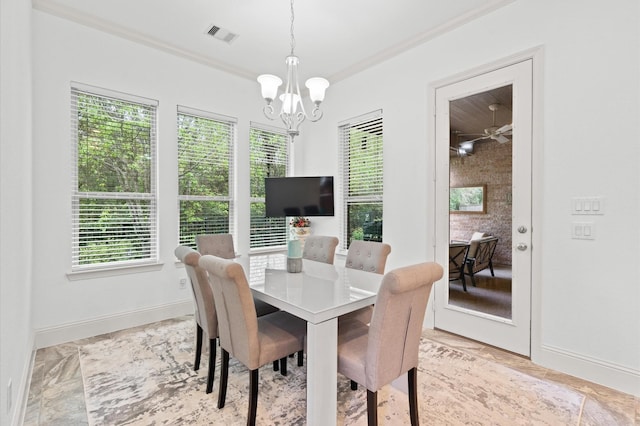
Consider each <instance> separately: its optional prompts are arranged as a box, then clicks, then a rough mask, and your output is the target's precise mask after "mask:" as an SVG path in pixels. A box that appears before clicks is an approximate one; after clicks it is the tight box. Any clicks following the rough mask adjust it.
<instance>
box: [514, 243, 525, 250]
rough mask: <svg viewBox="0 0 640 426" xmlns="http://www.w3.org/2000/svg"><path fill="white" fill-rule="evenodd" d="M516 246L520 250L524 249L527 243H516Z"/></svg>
mask: <svg viewBox="0 0 640 426" xmlns="http://www.w3.org/2000/svg"><path fill="white" fill-rule="evenodd" d="M516 248H517V249H518V250H520V251H525V250H526V249H527V245H526V244H525V243H518V245H517V246H516Z"/></svg>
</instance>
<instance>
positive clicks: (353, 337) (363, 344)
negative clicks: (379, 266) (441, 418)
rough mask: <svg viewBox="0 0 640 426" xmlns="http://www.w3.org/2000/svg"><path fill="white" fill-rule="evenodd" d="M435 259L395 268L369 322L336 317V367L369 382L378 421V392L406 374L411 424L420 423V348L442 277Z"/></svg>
mask: <svg viewBox="0 0 640 426" xmlns="http://www.w3.org/2000/svg"><path fill="white" fill-rule="evenodd" d="M442 275H443V270H442V266H440V265H438V264H437V263H433V262H425V263H420V264H417V265H412V266H407V267H403V268H398V269H394V270H393V271H391V272H389V273H387V274H386V275H385V276H384V278H383V279H382V284H381V286H380V290H379V291H378V297H377V299H376V304H375V307H374V308H373V316H372V317H371V324H370V325H368V326H367V325H366V324H363V323H362V322H360V321H343V322H340V323H338V372H339V373H341V374H343V375H345V376H347V378H349V379H351V380H353V381H355V382H357V383H359V384H361V385H363V386H365V387H366V388H367V418H368V422H369V425H370V426H372V425H377V422H378V413H377V392H378V390H379V389H381V388H382V387H383V386H385V385H387V384H389V383H391V381H393V380H394V379H396V378H397V377H399V376H401V375H402V374H404V373H407V375H408V385H409V413H410V417H411V424H412V425H414V426H415V425H417V424H418V395H417V391H418V389H417V377H416V375H417V370H418V368H417V367H418V348H419V343H420V336H421V334H422V321H423V320H424V315H425V310H426V308H427V301H428V300H429V294H430V293H431V288H432V287H433V283H434V282H435V281H437V280H439V279H440V278H442Z"/></svg>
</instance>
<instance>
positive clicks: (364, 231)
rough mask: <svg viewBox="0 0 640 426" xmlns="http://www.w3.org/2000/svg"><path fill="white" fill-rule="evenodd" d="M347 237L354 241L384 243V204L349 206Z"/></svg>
mask: <svg viewBox="0 0 640 426" xmlns="http://www.w3.org/2000/svg"><path fill="white" fill-rule="evenodd" d="M347 235H348V239H349V244H351V241H353V240H365V241H379V242H381V241H382V203H363V204H349V205H348V207H347Z"/></svg>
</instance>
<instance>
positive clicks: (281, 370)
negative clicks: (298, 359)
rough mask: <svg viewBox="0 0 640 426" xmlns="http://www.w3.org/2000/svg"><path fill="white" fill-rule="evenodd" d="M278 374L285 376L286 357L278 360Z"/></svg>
mask: <svg viewBox="0 0 640 426" xmlns="http://www.w3.org/2000/svg"><path fill="white" fill-rule="evenodd" d="M280 374H282V375H283V376H286V375H287V357H286V356H285V357H284V358H280Z"/></svg>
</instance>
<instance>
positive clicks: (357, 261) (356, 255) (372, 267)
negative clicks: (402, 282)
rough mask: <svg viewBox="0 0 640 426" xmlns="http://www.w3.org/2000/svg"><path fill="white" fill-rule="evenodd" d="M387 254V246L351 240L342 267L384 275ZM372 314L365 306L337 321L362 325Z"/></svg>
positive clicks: (389, 247) (352, 384)
mask: <svg viewBox="0 0 640 426" xmlns="http://www.w3.org/2000/svg"><path fill="white" fill-rule="evenodd" d="M389 253H391V246H390V245H389V244H386V243H380V242H377V241H363V240H353V241H351V244H349V249H348V251H347V259H346V260H345V264H344V266H345V267H346V268H351V269H359V270H361V271H367V272H373V273H376V274H384V268H385V267H386V265H387V257H388V256H389ZM372 314H373V305H371V306H365V307H364V308H361V309H358V310H357V311H353V312H350V313H348V314H345V315H342V316H340V317H339V318H338V321H349V320H358V321H360V322H363V323H364V324H369V322H371V315H372ZM351 389H352V390H357V389H358V384H357V383H356V382H355V381H353V380H352V381H351Z"/></svg>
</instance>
